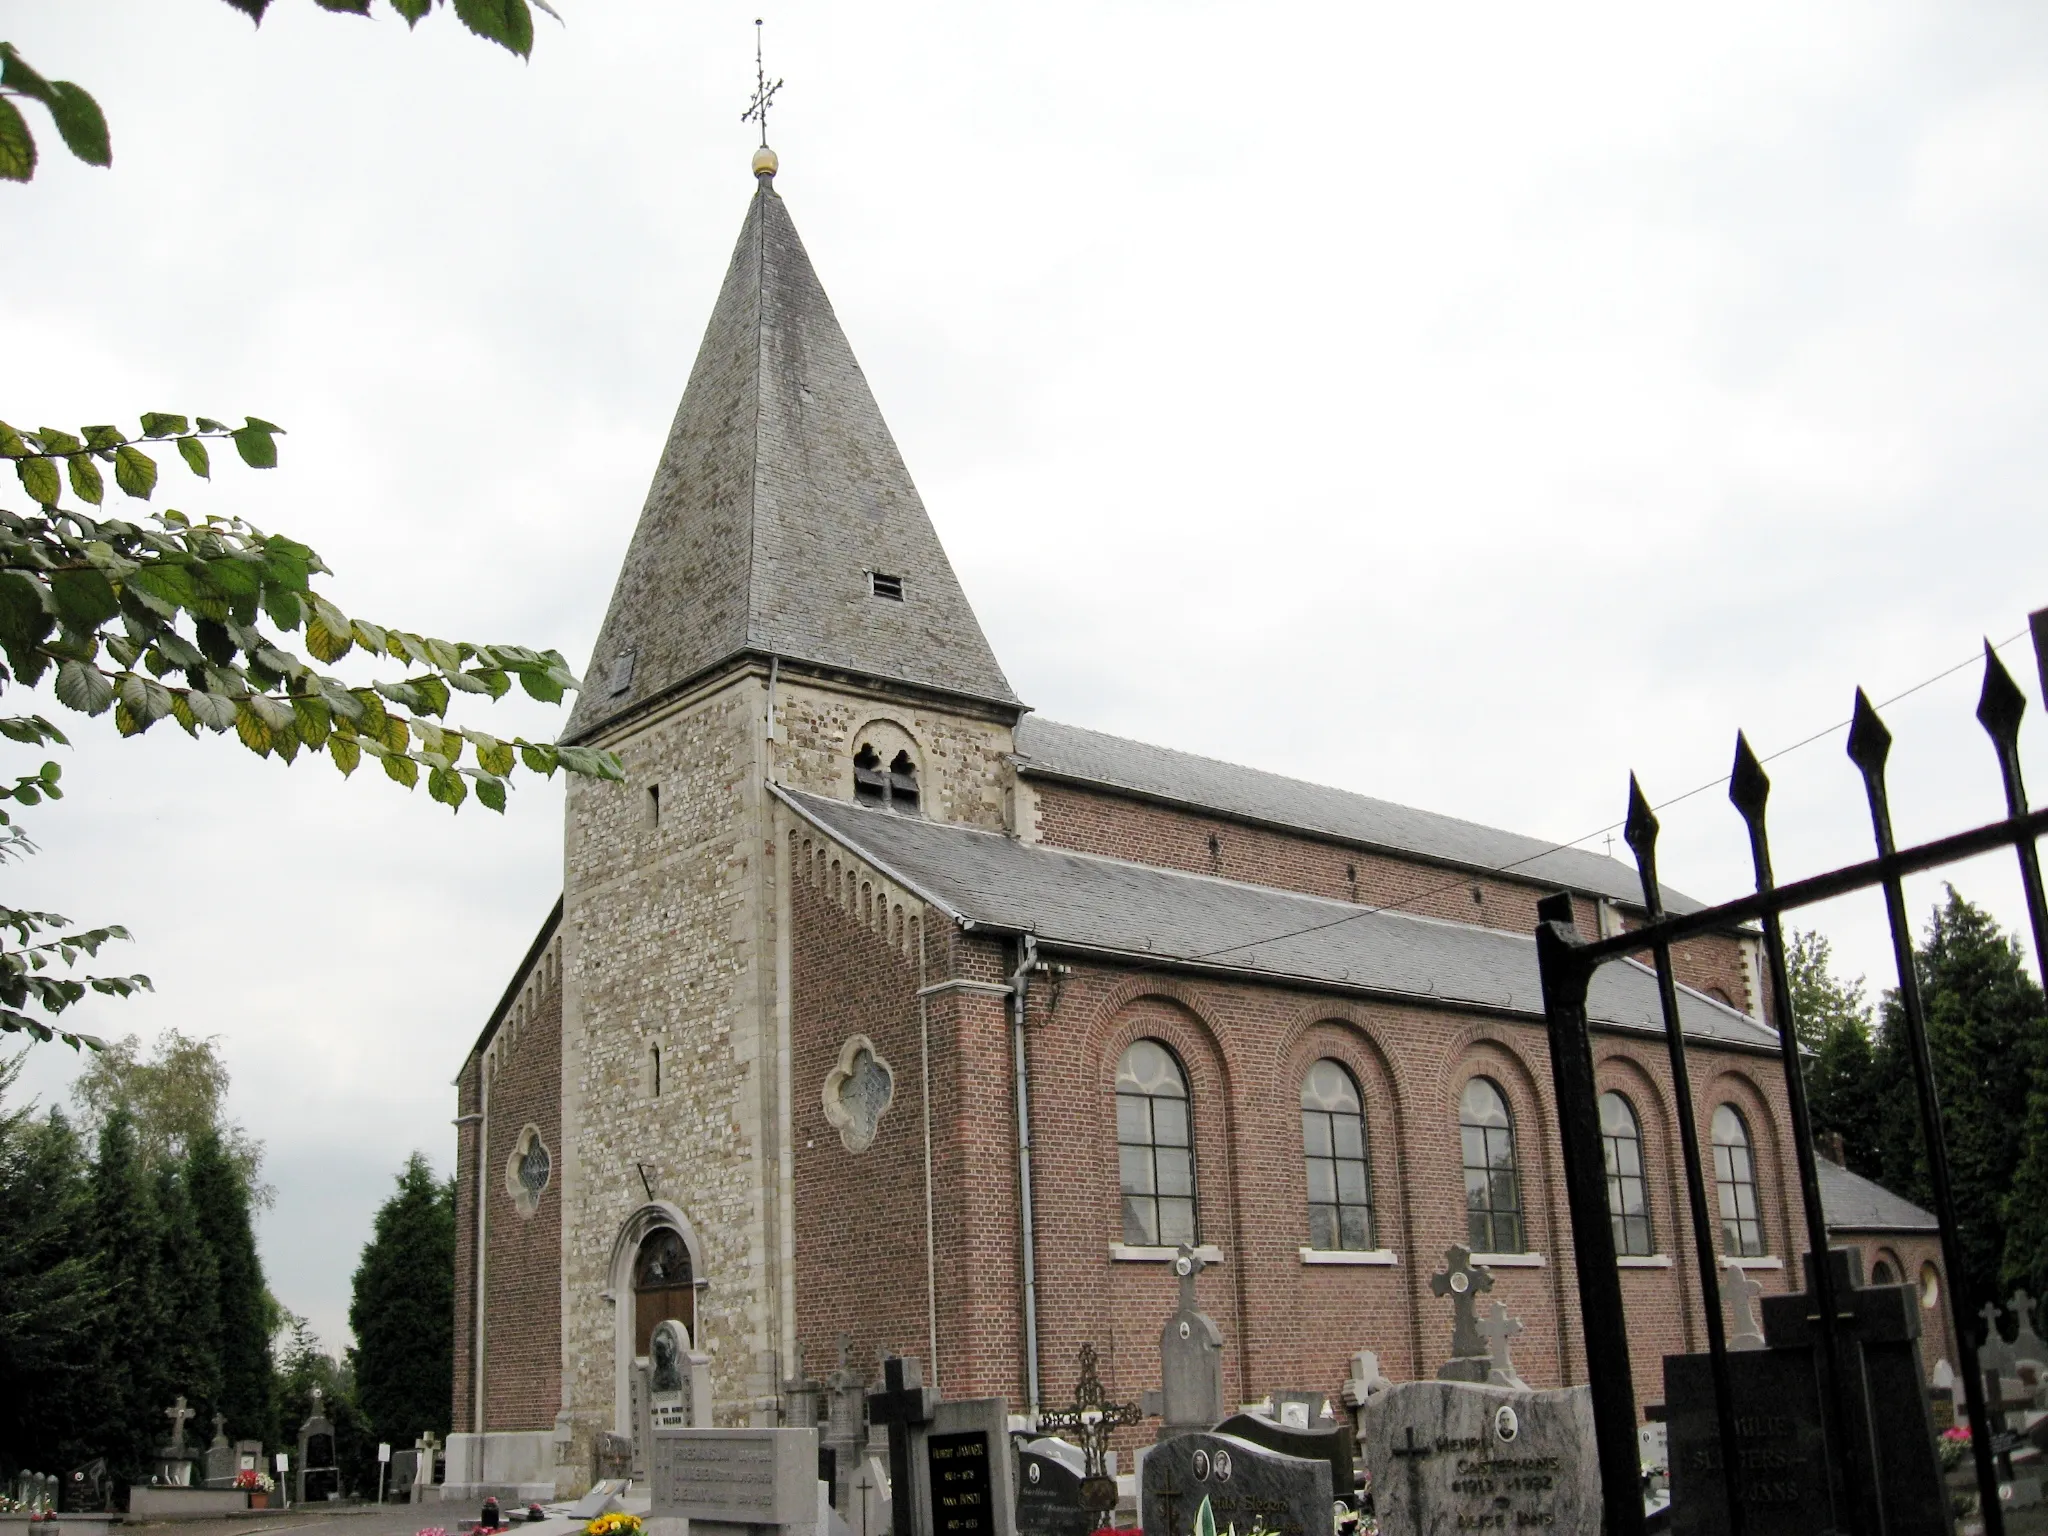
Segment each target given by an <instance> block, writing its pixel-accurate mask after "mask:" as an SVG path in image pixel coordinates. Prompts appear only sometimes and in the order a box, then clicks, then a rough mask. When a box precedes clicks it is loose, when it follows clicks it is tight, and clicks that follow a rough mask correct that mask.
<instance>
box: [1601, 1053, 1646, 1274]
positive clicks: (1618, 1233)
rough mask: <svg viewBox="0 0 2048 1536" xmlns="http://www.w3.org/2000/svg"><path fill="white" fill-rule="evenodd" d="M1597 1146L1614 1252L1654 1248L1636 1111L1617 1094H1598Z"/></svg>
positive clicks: (1640, 1135)
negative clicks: (1604, 1160) (1604, 1171)
mask: <svg viewBox="0 0 2048 1536" xmlns="http://www.w3.org/2000/svg"><path fill="white" fill-rule="evenodd" d="M1600 1148H1601V1151H1602V1152H1604V1153H1605V1154H1606V1158H1607V1214H1608V1216H1609V1217H1610V1218H1611V1219H1612V1220H1613V1222H1614V1251H1615V1252H1616V1253H1618V1254H1645V1253H1655V1252H1656V1251H1657V1249H1656V1246H1655V1244H1654V1242H1653V1241H1652V1239H1651V1237H1650V1196H1649V1190H1648V1187H1647V1186H1646V1185H1645V1184H1644V1182H1643V1133H1642V1130H1641V1128H1640V1127H1639V1126H1638V1125H1637V1124H1636V1112H1635V1110H1634V1109H1633V1108H1632V1107H1630V1105H1629V1102H1628V1100H1627V1099H1624V1098H1623V1097H1622V1096H1621V1095H1620V1094H1618V1093H1603V1094H1601V1095H1600Z"/></svg>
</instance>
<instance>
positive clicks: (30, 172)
mask: <svg viewBox="0 0 2048 1536" xmlns="http://www.w3.org/2000/svg"><path fill="white" fill-rule="evenodd" d="M35 173H36V139H35V135H34V134H32V133H30V132H29V131H28V119H27V118H25V117H23V116H22V115H21V108H19V107H17V106H16V105H15V104H14V103H13V102H12V101H9V100H8V99H7V98H6V97H5V96H0V181H27V180H29V179H30V178H32V177H33V176H34V175H35Z"/></svg>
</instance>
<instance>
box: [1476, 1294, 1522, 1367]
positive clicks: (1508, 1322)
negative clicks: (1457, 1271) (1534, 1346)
mask: <svg viewBox="0 0 2048 1536" xmlns="http://www.w3.org/2000/svg"><path fill="white" fill-rule="evenodd" d="M1479 1331H1480V1333H1481V1334H1483V1335H1484V1336H1485V1338H1486V1352H1487V1354H1488V1355H1490V1356H1491V1357H1492V1359H1493V1379H1494V1380H1495V1381H1496V1382H1497V1383H1499V1384H1500V1385H1501V1386H1504V1387H1519V1386H1523V1385H1526V1383H1524V1382H1523V1380H1522V1378H1521V1376H1520V1375H1519V1374H1517V1372H1516V1370H1515V1362H1514V1360H1513V1359H1512V1358H1511V1357H1510V1356H1509V1354H1508V1341H1509V1340H1510V1339H1512V1338H1514V1337H1515V1336H1516V1335H1517V1334H1519V1333H1521V1332H1522V1331H1523V1329H1522V1320H1521V1319H1520V1318H1518V1317H1509V1316H1508V1304H1507V1303H1506V1302H1504V1301H1496V1302H1495V1303H1494V1304H1493V1306H1492V1307H1491V1308H1490V1309H1489V1310H1488V1312H1487V1315H1486V1316H1485V1317H1483V1318H1481V1319H1480V1320H1479Z"/></svg>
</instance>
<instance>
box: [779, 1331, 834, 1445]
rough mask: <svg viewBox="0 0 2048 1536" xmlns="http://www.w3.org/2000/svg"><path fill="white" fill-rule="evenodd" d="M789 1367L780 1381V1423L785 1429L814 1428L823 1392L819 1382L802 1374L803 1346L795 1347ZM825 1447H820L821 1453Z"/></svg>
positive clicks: (816, 1425) (816, 1424)
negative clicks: (788, 1370)
mask: <svg viewBox="0 0 2048 1536" xmlns="http://www.w3.org/2000/svg"><path fill="white" fill-rule="evenodd" d="M790 1365H791V1369H790V1373H789V1375H788V1376H786V1377H784V1378H783V1381H782V1424H783V1427H784V1428H785V1429H816V1428H817V1427H818V1398H819V1396H820V1395H821V1394H822V1393H823V1392H824V1390H825V1389H824V1385H823V1384H822V1383H821V1382H817V1381H813V1380H812V1379H811V1378H810V1377H808V1376H806V1375H804V1347H803V1345H801V1344H799V1345H797V1347H796V1356H795V1358H794V1359H793V1360H792V1361H791V1362H790ZM825 1449H827V1448H826V1447H820V1451H821V1453H822V1452H823V1451H824V1450H825Z"/></svg>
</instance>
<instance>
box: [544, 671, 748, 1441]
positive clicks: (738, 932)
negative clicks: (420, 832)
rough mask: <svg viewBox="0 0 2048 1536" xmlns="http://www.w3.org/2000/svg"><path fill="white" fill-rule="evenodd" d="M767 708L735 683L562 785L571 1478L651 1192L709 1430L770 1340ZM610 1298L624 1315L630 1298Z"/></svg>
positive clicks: (598, 1412) (605, 1409)
mask: <svg viewBox="0 0 2048 1536" xmlns="http://www.w3.org/2000/svg"><path fill="white" fill-rule="evenodd" d="M764 704H765V700H764V698H763V693H762V689H761V687H760V685H759V682H758V681H757V680H755V679H753V678H749V677H741V678H739V679H737V680H735V681H732V682H730V683H728V684H726V685H724V686H722V687H720V688H718V689H717V690H716V691H713V692H711V693H709V694H708V695H707V696H704V697H701V698H698V699H697V700H695V701H693V702H690V703H688V704H687V705H685V706H684V707H681V708H679V709H678V710H677V711H676V712H674V713H671V714H668V715H666V716H663V717H661V718H658V719H656V720H655V721H653V722H651V723H649V724H647V725H645V726H643V727H641V728H639V729H638V730H637V731H636V732H635V734H633V735H632V736H630V737H629V738H627V739H625V740H624V741H614V742H607V743H604V744H605V745H609V746H611V747H612V749H613V750H615V751H617V752H618V753H619V755H620V758H621V760H622V762H623V763H624V765H625V768H626V782H625V783H623V784H605V783H597V782H593V781H591V780H587V779H579V780H575V781H573V782H572V783H571V784H570V786H569V796H568V816H567V823H568V835H567V849H566V880H565V891H564V915H563V925H562V927H563V960H564V974H565V982H566V990H567V1002H566V1014H565V1018H564V1041H563V1054H562V1070H563V1081H564V1138H563V1139H564V1143H565V1145H564V1154H565V1162H566V1164H567V1167H566V1169H565V1173H566V1175H567V1176H566V1177H565V1179H564V1183H563V1191H562V1198H563V1211H564V1218H565V1223H566V1224H565V1228H564V1241H563V1246H562V1270H563V1280H562V1284H563V1289H564V1297H565V1319H564V1323H565V1331H564V1338H563V1362H562V1365H563V1372H564V1376H565V1380H566V1384H567V1391H568V1397H569V1409H570V1414H571V1420H572V1424H571V1433H572V1446H571V1451H570V1455H571V1458H572V1460H573V1461H574V1462H576V1463H578V1464H582V1465H588V1464H589V1459H590V1439H591V1436H592V1434H593V1433H594V1432H595V1431H597V1430H610V1429H613V1428H615V1427H619V1428H622V1427H624V1426H621V1425H618V1424H617V1423H616V1417H617V1406H616V1405H617V1391H618V1387H617V1382H618V1376H617V1370H618V1366H617V1360H618V1355H617V1347H616V1343H615V1339H616V1332H615V1330H616V1326H617V1314H616V1313H615V1311H614V1306H615V1303H614V1302H613V1301H611V1300H609V1299H608V1298H607V1296H606V1292H607V1291H609V1290H610V1289H611V1285H612V1275H611V1273H610V1271H609V1264H610V1260H611V1256H612V1252H613V1249H614V1247H615V1245H616V1242H617V1239H618V1234H619V1232H620V1230H621V1227H622V1225H623V1223H624V1222H625V1221H626V1220H627V1218H628V1217H629V1216H630V1215H631V1214H632V1213H633V1212H634V1211H636V1210H638V1209H639V1208H640V1207H642V1206H643V1205H644V1204H646V1203H647V1201H648V1198H649V1196H648V1187H647V1186H648V1184H651V1185H652V1190H653V1195H654V1197H655V1198H657V1199H659V1200H663V1201H669V1202H673V1203H674V1204H675V1205H676V1206H677V1207H679V1208H680V1209H681V1210H682V1212H683V1213H684V1215H685V1217H686V1219H687V1220H688V1221H689V1223H690V1224H691V1226H692V1227H693V1229H694V1236H695V1238H696V1239H697V1241H698V1243H699V1245H700V1258H701V1272H700V1278H702V1279H706V1280H708V1281H709V1282H710V1284H709V1288H708V1289H707V1290H706V1291H704V1292H703V1293H702V1295H701V1302H700V1310H699V1314H698V1323H699V1327H698V1333H699V1337H698V1339H697V1341H696V1342H697V1344H698V1347H700V1348H702V1349H705V1350H708V1351H709V1352H710V1353H711V1355H712V1367H711V1370H712V1378H713V1396H714V1399H715V1402H716V1412H717V1414H718V1418H719V1421H720V1422H721V1423H730V1422H744V1421H745V1418H746V1416H747V1415H748V1413H749V1412H750V1406H749V1404H750V1394H752V1393H753V1392H754V1391H755V1386H756V1384H755V1383H754V1381H753V1380H752V1376H753V1374H754V1373H755V1372H756V1367H757V1362H758V1356H759V1353H760V1351H761V1350H763V1349H764V1348H769V1347H772V1344H771V1343H770V1332H771V1329H772V1324H773V1317H772V1311H773V1290H774V1283H775V1282H774V1277H773V1274H772V1264H773V1257H772V1255H773V1253H774V1252H775V1248H774V1245H773V1244H772V1243H771V1242H770V1240H769V1233H768V1224H769V1223H770V1221H771V1219H772V1212H771V1210H770V1196H769V1194H768V1191H770V1190H772V1189H773V1188H774V1187H775V1184H776V1179H775V1178H774V1177H772V1176H771V1174H770V1173H769V1171H768V1166H767V1165H768V1162H769V1160H770V1159H771V1158H772V1156H773V1149H772V1145H771V1144H768V1143H772V1138H764V1136H763V1134H762V1125H763V1094H764V1093H765V1092H768V1091H769V1090H770V1089H771V1088H772V1084H769V1083H766V1082H765V1081H764V1073H763V1071H762V1060H763V1050H764V1047H763V1041H762V1036H761V1017H762V1007H761V976H760V970H759V967H760V963H761V952H762V935H761V933H760V929H761V927H762V914H761V912H760V904H759V883H760V870H759V862H760V860H761V858H762V856H763V852H764V849H763V844H762V843H761V842H760V841H759V840H758V832H757V831H756V829H757V828H758V827H759V826H760V824H761V821H760V817H761V807H760V802H761V789H760V782H761V764H760V760H759V743H760V737H761V734H762V720H763V709H764ZM652 791H658V798H657V797H656V796H655V795H654V794H652V793H651V792H652ZM655 1048H659V1049H660V1051H661V1053H662V1072H661V1077H662V1091H661V1093H660V1095H659V1096H658V1097H657V1096H655V1095H654V1093H653V1091H652V1088H653V1083H652V1076H651V1071H650V1067H651V1055H650V1053H651V1051H652V1050H653V1049H655ZM642 1164H644V1165H646V1168H647V1175H646V1179H647V1183H643V1178H642V1174H641V1171H640V1167H639V1165H642ZM616 1305H623V1306H631V1305H632V1300H631V1295H630V1292H629V1291H628V1292H627V1293H626V1294H624V1295H622V1296H620V1298H619V1300H618V1302H617V1303H616Z"/></svg>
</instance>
